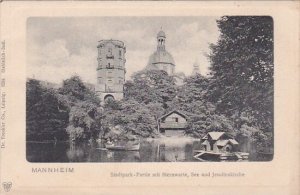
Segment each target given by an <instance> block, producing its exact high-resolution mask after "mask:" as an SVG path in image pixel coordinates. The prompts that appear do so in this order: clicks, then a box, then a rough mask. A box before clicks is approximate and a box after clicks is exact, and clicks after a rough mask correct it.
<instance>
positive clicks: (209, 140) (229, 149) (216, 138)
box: [194, 132, 249, 161]
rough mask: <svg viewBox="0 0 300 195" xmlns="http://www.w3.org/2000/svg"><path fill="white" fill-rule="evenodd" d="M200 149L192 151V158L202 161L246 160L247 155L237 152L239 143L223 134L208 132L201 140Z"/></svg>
mask: <svg viewBox="0 0 300 195" xmlns="http://www.w3.org/2000/svg"><path fill="white" fill-rule="evenodd" d="M201 141H202V143H201V149H200V150H195V151H194V158H195V159H197V160H199V161H203V160H212V161H219V160H221V161H222V160H247V159H248V157H249V153H246V152H240V151H238V145H239V143H238V142H237V141H236V140H235V139H234V138H233V137H232V136H230V135H229V134H227V133H225V132H209V133H207V134H206V135H205V136H204V137H203V138H202V139H201Z"/></svg>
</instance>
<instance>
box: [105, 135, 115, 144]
mask: <svg viewBox="0 0 300 195" xmlns="http://www.w3.org/2000/svg"><path fill="white" fill-rule="evenodd" d="M106 144H108V145H113V144H114V142H113V140H112V139H111V137H109V138H108V140H107V142H106Z"/></svg>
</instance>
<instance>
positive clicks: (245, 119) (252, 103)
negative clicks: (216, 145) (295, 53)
mask: <svg viewBox="0 0 300 195" xmlns="http://www.w3.org/2000/svg"><path fill="white" fill-rule="evenodd" d="M217 24H218V27H219V29H220V32H221V36H220V38H219V40H218V42H217V44H215V45H211V54H210V55H209V58H210V61H211V78H210V80H211V84H210V86H209V95H208V97H209V100H210V101H212V102H213V103H214V104H215V106H216V110H217V112H219V113H223V114H225V115H226V116H227V117H230V118H232V119H233V121H234V125H235V128H236V129H238V130H239V131H240V133H241V134H242V135H244V136H251V137H252V138H254V139H255V140H263V141H264V142H266V143H267V145H272V143H271V140H272V132H273V128H274V127H273V93H274V92H273V90H274V89H273V85H274V81H273V80H274V79H273V72H274V62H273V20H272V18H271V17H267V16H266V17H261V16H259V17H258V16H257V17H250V16H247V17H245V16H243V17H236V16H235V17H227V16H225V17H222V18H221V19H220V20H218V21H217ZM258 144H261V142H259V143H258Z"/></svg>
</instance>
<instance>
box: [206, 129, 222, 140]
mask: <svg viewBox="0 0 300 195" xmlns="http://www.w3.org/2000/svg"><path fill="white" fill-rule="evenodd" d="M224 134H225V132H215V131H213V132H209V133H207V134H206V136H204V137H203V139H207V136H208V135H209V136H210V137H211V139H212V140H218V139H220V137H221V136H222V135H224Z"/></svg>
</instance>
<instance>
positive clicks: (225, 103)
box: [26, 16, 274, 149]
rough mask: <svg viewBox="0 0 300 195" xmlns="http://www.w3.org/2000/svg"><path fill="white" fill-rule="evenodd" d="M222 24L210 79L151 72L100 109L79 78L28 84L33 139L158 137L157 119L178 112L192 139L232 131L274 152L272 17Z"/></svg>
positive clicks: (29, 131) (29, 128)
mask: <svg viewBox="0 0 300 195" xmlns="http://www.w3.org/2000/svg"><path fill="white" fill-rule="evenodd" d="M217 25H218V27H219V30H220V33H221V35H220V37H219V40H218V42H217V43H216V44H212V45H211V46H210V48H211V53H210V54H209V55H208V58H209V59H210V62H211V73H210V75H209V76H208V77H204V76H202V75H200V74H195V75H192V76H190V77H187V78H186V79H185V80H184V84H183V85H182V86H177V85H176V84H175V79H174V78H173V77H172V76H169V75H168V74H167V73H166V72H165V71H160V70H147V71H146V70H144V71H140V72H137V73H135V74H134V75H133V76H132V80H129V81H127V82H126V83H125V85H124V99H123V100H121V101H115V100H111V99H109V100H108V101H106V102H102V104H100V101H99V99H98V97H97V95H96V94H95V92H94V90H93V89H92V88H91V87H89V86H90V85H87V84H85V83H83V82H82V81H81V79H80V78H79V77H78V76H73V77H71V78H70V79H67V80H65V81H63V84H62V86H61V87H60V88H58V89H54V88H49V87H47V86H44V85H43V84H41V82H39V81H37V80H32V79H31V80H28V81H27V94H26V95H27V104H26V107H27V108H26V112H27V140H52V139H60V140H66V139H71V140H74V141H79V140H85V139H91V138H92V139H96V138H99V137H104V138H108V137H111V138H115V139H121V138H122V139H137V138H139V137H157V136H159V134H158V132H157V127H158V124H157V123H158V118H159V117H160V116H162V115H163V114H165V113H167V112H169V111H171V110H174V109H177V110H179V111H181V112H183V113H184V114H185V115H187V116H188V128H187V131H186V134H187V135H192V136H195V137H202V136H203V135H204V134H205V133H207V132H209V131H226V132H228V133H230V134H232V135H233V136H235V137H242V138H243V137H244V138H245V137H246V138H251V140H252V141H255V142H256V143H257V147H258V148H259V149H263V148H272V145H273V143H272V140H273V137H272V136H273V82H274V81H273V69H274V62H273V21H272V18H270V17H248V16H247V17H227V16H225V17H222V18H220V19H219V20H218V21H217Z"/></svg>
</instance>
